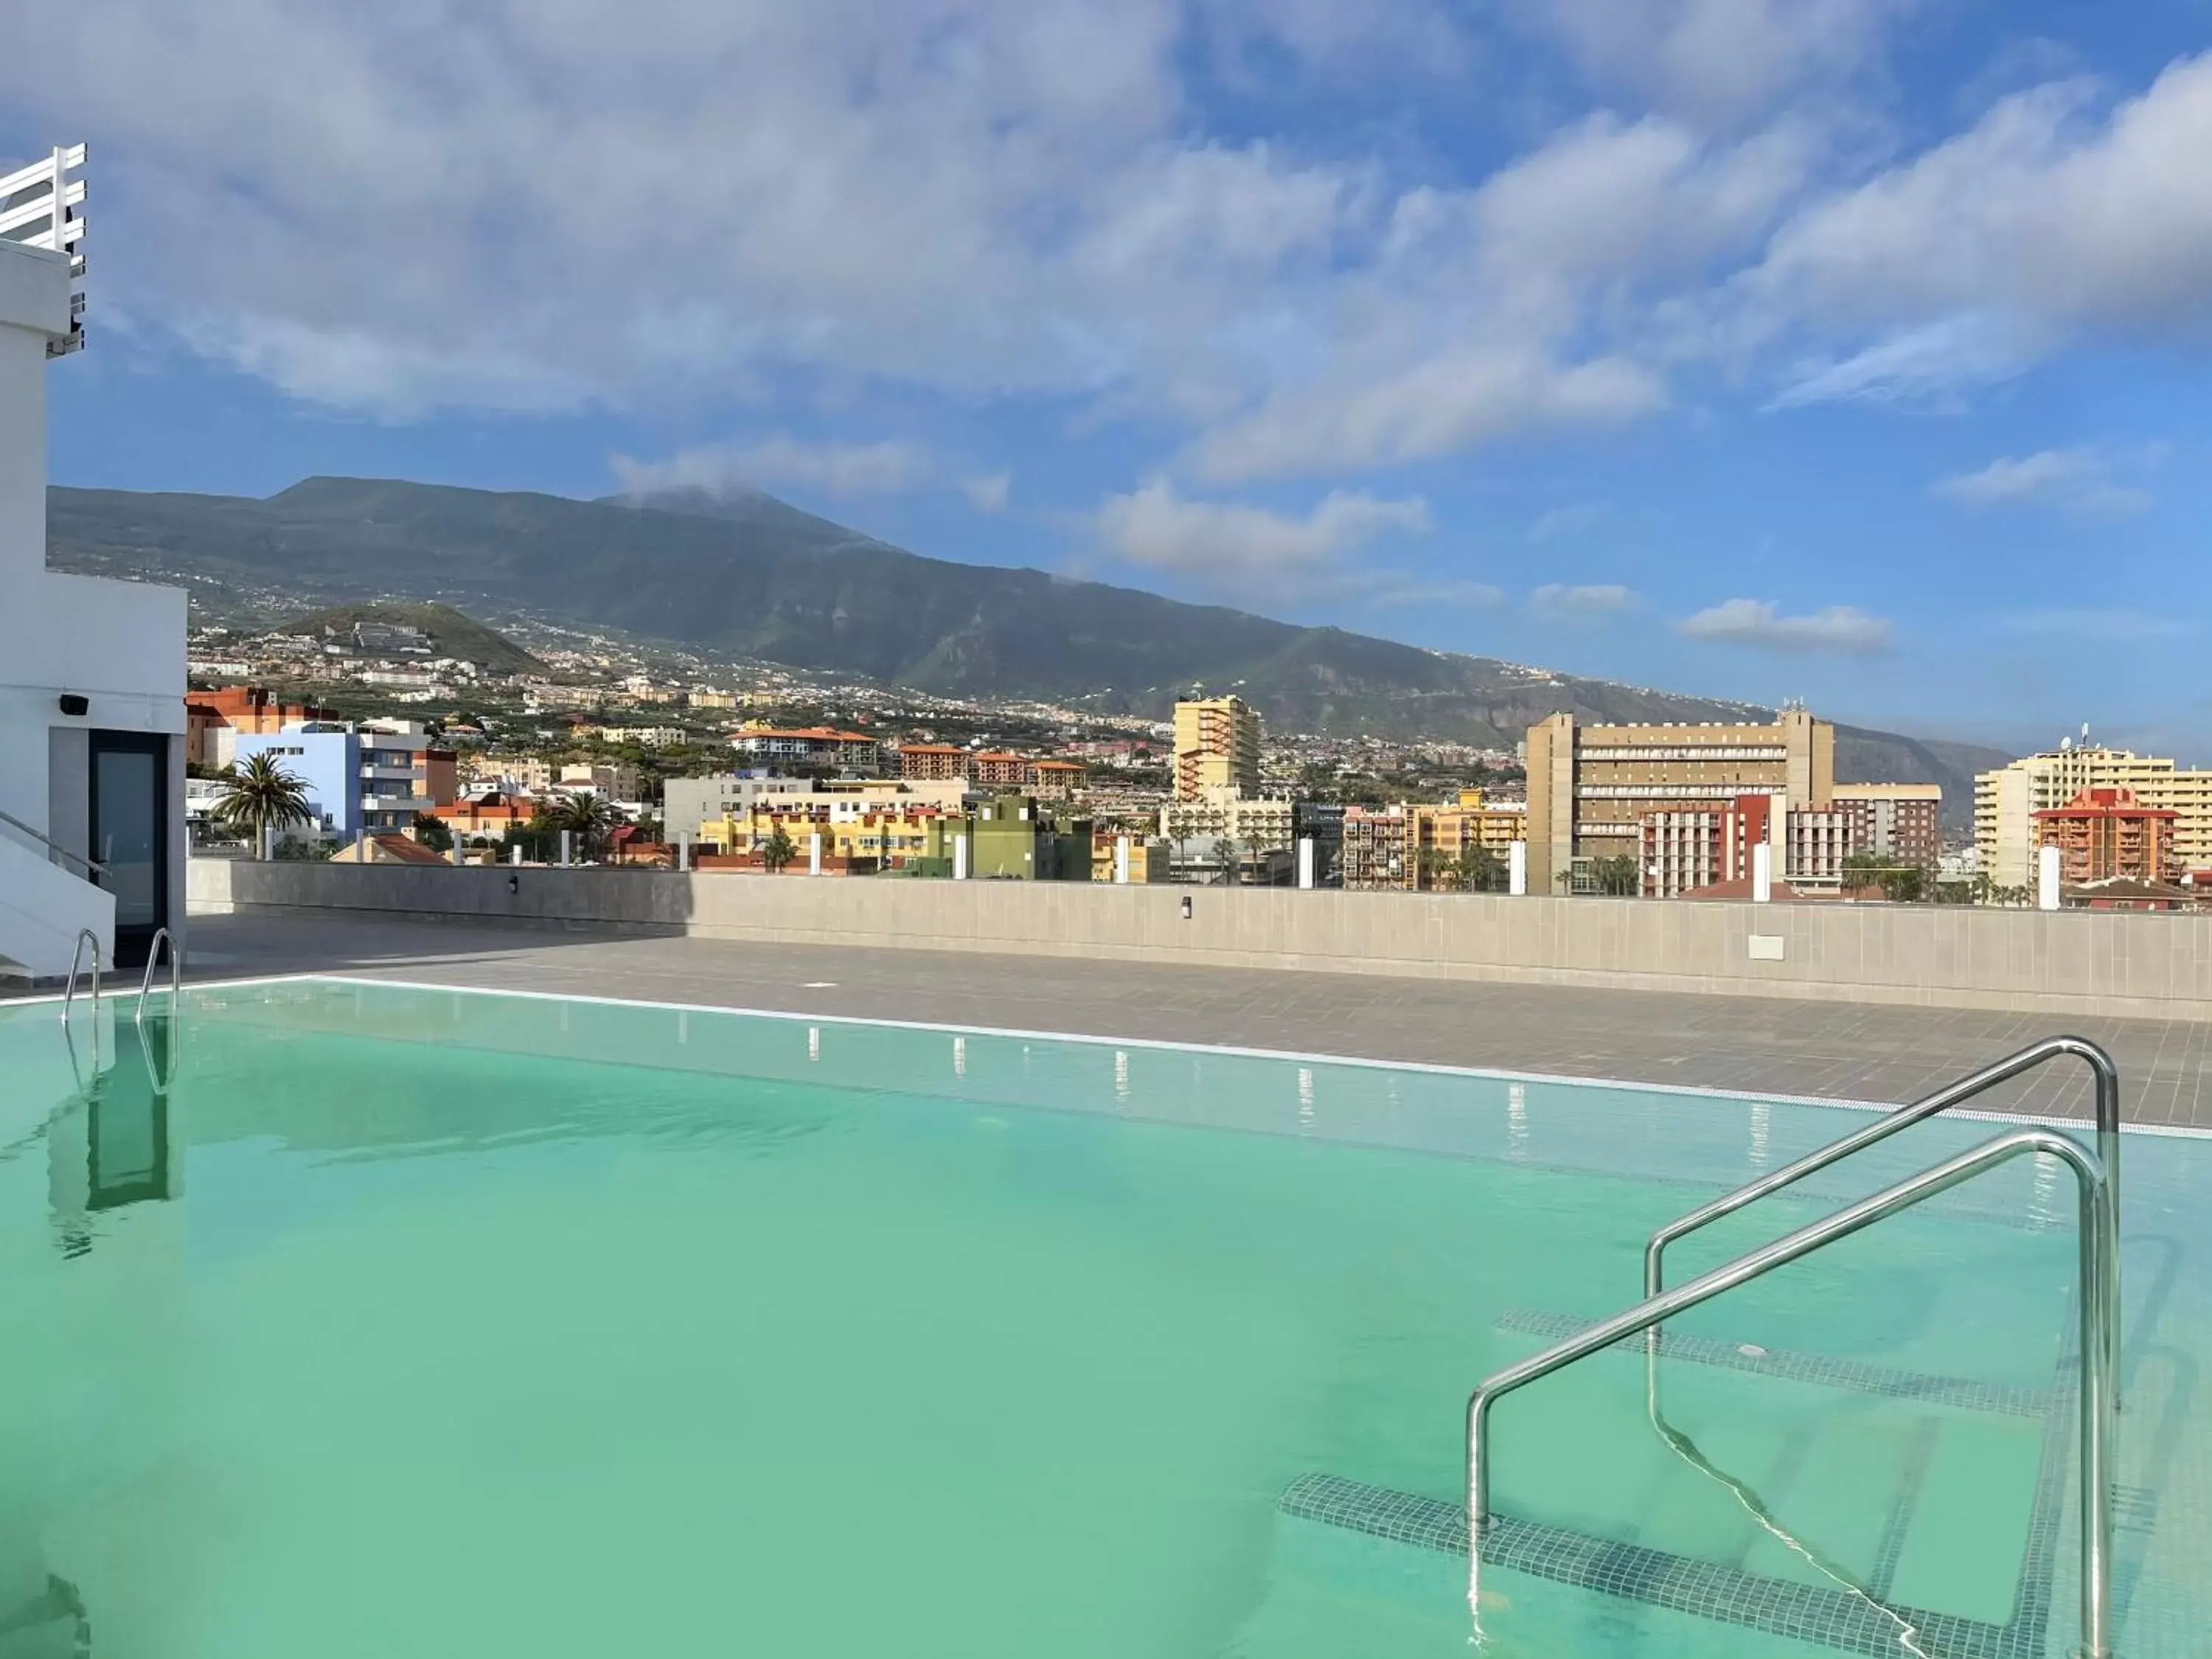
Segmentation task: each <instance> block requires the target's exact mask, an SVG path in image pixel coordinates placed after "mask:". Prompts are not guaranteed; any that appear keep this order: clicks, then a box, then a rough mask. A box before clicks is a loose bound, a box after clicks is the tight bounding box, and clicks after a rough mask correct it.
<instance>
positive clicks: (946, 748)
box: [897, 743, 968, 782]
mask: <svg viewBox="0 0 2212 1659" xmlns="http://www.w3.org/2000/svg"><path fill="white" fill-rule="evenodd" d="M897 758H898V768H897V770H898V775H899V776H901V777H902V778H908V779H912V780H915V781H921V782H939V781H943V780H945V779H946V778H960V779H965V778H966V777H967V775H968V751H967V750H965V749H961V748H957V747H956V746H954V745H953V744H949V743H902V744H900V745H899V746H898V751H897Z"/></svg>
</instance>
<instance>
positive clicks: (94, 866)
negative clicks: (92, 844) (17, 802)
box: [0, 812, 107, 878]
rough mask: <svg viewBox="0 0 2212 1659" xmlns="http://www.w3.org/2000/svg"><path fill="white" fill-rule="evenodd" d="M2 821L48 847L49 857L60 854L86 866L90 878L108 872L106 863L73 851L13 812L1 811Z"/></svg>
mask: <svg viewBox="0 0 2212 1659" xmlns="http://www.w3.org/2000/svg"><path fill="white" fill-rule="evenodd" d="M0 823H4V824H6V825H7V826H8V827H9V829H15V830H19V831H21V833H22V834H24V835H26V836H29V837H30V838H31V839H32V840H33V841H34V842H38V843H39V845H40V846H41V847H43V848H46V852H47V854H48V855H49V857H55V856H58V857H61V858H64V859H67V860H69V861H70V863H71V864H76V865H82V866H83V867H84V872H85V875H86V876H87V877H88V878H90V877H93V876H104V875H106V873H107V866H106V865H104V864H100V863H97V862H95V861H94V860H91V859H88V858H87V857H85V855H84V854H82V853H73V852H71V851H70V849H69V848H66V847H64V846H63V845H62V844H61V842H58V841H56V840H55V839H54V838H53V837H52V836H49V835H47V834H46V832H45V831H44V830H41V829H33V828H31V826H30V825H29V824H27V823H24V822H23V820H22V819H21V818H19V817H16V816H15V814H14V813H12V812H0Z"/></svg>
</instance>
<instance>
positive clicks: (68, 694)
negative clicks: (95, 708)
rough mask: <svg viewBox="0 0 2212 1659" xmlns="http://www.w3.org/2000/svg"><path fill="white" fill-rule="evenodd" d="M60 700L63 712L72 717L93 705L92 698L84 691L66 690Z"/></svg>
mask: <svg viewBox="0 0 2212 1659" xmlns="http://www.w3.org/2000/svg"><path fill="white" fill-rule="evenodd" d="M60 702H61V709H62V713H63V714H68V715H70V716H71V717H75V716H76V715H79V714H83V713H84V712H85V711H86V710H88V709H89V708H91V707H92V699H91V698H90V697H88V696H85V695H84V693H83V692H82V691H64V692H63V693H62V695H61V698H60Z"/></svg>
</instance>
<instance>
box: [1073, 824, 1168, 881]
mask: <svg viewBox="0 0 2212 1659" xmlns="http://www.w3.org/2000/svg"><path fill="white" fill-rule="evenodd" d="M1125 840H1126V841H1127V842H1128V843H1129V884H1130V885H1131V886H1133V887H1135V886H1144V885H1149V884H1152V883H1153V882H1160V881H1166V880H1168V879H1169V878H1170V869H1171V862H1170V855H1169V851H1168V844H1167V843H1166V842H1164V841H1152V840H1147V839H1146V837H1145V836H1122V835H1121V834H1119V833H1117V832H1116V831H1115V830H1112V829H1100V828H1098V827H1097V826H1096V825H1094V826H1093V827H1092V829H1091V880H1093V881H1104V882H1110V881H1112V880H1113V879H1114V866H1115V859H1116V858H1117V857H1118V855H1119V854H1120V850H1121V843H1122V842H1123V841H1125Z"/></svg>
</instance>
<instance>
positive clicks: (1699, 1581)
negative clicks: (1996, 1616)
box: [1277, 1474, 2041, 1659]
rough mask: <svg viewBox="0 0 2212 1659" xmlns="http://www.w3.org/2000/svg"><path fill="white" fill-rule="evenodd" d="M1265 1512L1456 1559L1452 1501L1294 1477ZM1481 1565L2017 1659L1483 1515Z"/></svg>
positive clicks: (1999, 1648) (1777, 1587)
mask: <svg viewBox="0 0 2212 1659" xmlns="http://www.w3.org/2000/svg"><path fill="white" fill-rule="evenodd" d="M1277 1507H1278V1508H1279V1509H1280V1510H1282V1512H1283V1513H1284V1514H1285V1515H1290V1516H1297V1517H1299V1518H1300V1519H1303V1520H1308V1521H1314V1522H1320V1523H1321V1524H1322V1525H1324V1526H1332V1527H1343V1528H1347V1529H1349V1530H1351V1531H1353V1532H1358V1533H1364V1534H1367V1535H1369V1536H1370V1537H1375V1538H1384V1539H1389V1540H1390V1541H1393V1542H1395V1543H1402V1544H1410V1545H1413V1546H1415V1547H1419V1548H1423V1549H1430V1550H1436V1551H1438V1552H1440V1553H1444V1554H1448V1555H1455V1556H1464V1555H1465V1554H1466V1553H1467V1516H1466V1515H1465V1513H1464V1512H1463V1511H1462V1510H1461V1509H1460V1508H1459V1506H1458V1505H1456V1504H1447V1503H1444V1502H1443V1501H1442V1500H1440V1499H1437V1498H1419V1497H1416V1496H1414V1495H1413V1494H1412V1493H1409V1492H1391V1491H1389V1490H1387V1489H1386V1488H1383V1487H1380V1486H1367V1485H1364V1483H1362V1482H1360V1481H1357V1480H1342V1479H1340V1478H1339V1477H1337V1476H1335V1475H1328V1474H1309V1475H1303V1476H1301V1477H1299V1479H1297V1480H1294V1481H1292V1482H1291V1485H1290V1486H1288V1487H1287V1488H1286V1489H1285V1491H1284V1492H1283V1495H1282V1497H1281V1498H1279V1499H1278V1500H1277ZM1483 1559H1484V1560H1485V1561H1486V1562H1487V1563H1489V1564H1491V1565H1496V1566H1499V1567H1504V1568H1507V1569H1510V1570H1511V1571H1516V1572H1525V1573H1528V1574H1530V1575H1532V1576H1534V1577H1539V1578H1548V1579H1551V1580H1553V1582H1555V1583H1563V1584H1572V1585H1574V1586H1576V1587H1577V1588H1578V1589H1593V1590H1597V1591H1599V1592H1601V1594H1604V1595H1615V1596H1620V1597H1621V1598H1622V1599H1624V1600H1626V1601H1643V1602H1646V1603H1649V1604H1650V1605H1651V1606H1654V1607H1667V1608H1669V1609H1672V1610H1673V1611H1674V1612H1677V1613H1689V1614H1691V1615H1692V1616H1693V1617H1696V1618H1700V1619H1711V1620H1717V1621H1718V1622H1720V1623H1723V1624H1730V1625H1738V1626H1744V1627H1746V1628H1748V1629H1753V1630H1760V1631H1765V1632H1767V1633H1768V1634H1770V1635H1773V1636H1784V1637H1788V1638H1791V1639H1792V1640H1795V1641H1800V1642H1810V1643H1813V1644H1816V1645H1819V1646H1823V1647H1826V1648H1829V1649H1832V1650H1835V1651H1837V1652H1841V1653H1857V1654H1865V1655H1868V1656H1869V1659H1894V1656H1896V1655H1897V1654H1899V1652H1901V1651H1910V1650H1909V1649H1905V1648H1904V1647H1903V1646H1902V1644H1901V1643H1900V1641H1899V1636H1900V1633H1901V1632H1902V1631H1903V1630H1905V1629H1907V1628H1909V1629H1910V1630H1911V1631H1912V1632H1913V1633H1914V1635H1913V1640H1914V1642H1915V1643H1916V1644H1917V1646H1918V1647H1919V1649H1920V1650H1922V1651H1923V1652H1924V1653H1925V1654H1927V1655H1928V1656H1929V1659H2027V1656H2028V1655H2030V1654H2034V1655H2036V1656H2037V1659H2041V1656H2040V1650H2039V1649H2030V1648H2022V1647H2020V1646H2017V1645H2015V1643H2014V1640H2013V1638H2014V1636H2015V1629H2014V1628H2011V1627H2001V1626H1996V1625H1990V1624H1985V1623H1984V1622H1982V1621H1981V1620H1973V1619H1962V1618H1959V1617H1957V1616H1955V1615H1954V1614H1950V1613H1929V1612H1925V1611H1923V1610H1920V1609H1917V1608H1912V1607H1883V1606H1881V1605H1880V1604H1878V1603H1875V1602H1874V1601H1870V1600H1867V1599H1864V1598H1862V1597H1859V1596H1855V1595H1850V1594H1848V1593H1847V1592H1845V1591H1843V1590H1840V1589H1826V1588H1824V1587H1818V1586H1814V1585H1808V1584H1793V1583H1785V1582H1784V1581H1783V1580H1781V1579H1776V1578H1764V1577H1759V1576H1758V1575H1757V1574H1754V1573H1747V1572H1745V1571H1741V1570H1740V1569H1738V1568H1735V1567H1728V1566H1721V1565H1716V1564H1714V1563H1711V1562H1705V1561H1692V1560H1690V1559H1686V1558H1685V1557H1683V1556H1679V1555H1670V1554H1668V1553H1667V1552H1665V1551H1663V1550H1654V1549H1648V1548H1645V1547H1644V1546H1642V1545H1639V1544H1623V1543H1616V1542H1613V1541H1609V1540H1607V1539H1602V1538H1592V1537H1589V1536H1588V1535H1587V1534H1583V1533H1577V1532H1570V1531H1567V1530H1566V1529H1565V1528H1559V1527H1547V1526H1545V1525H1542V1524H1541V1523H1540V1522H1533V1521H1522V1520H1518V1519H1516V1518H1515V1517H1513V1516H1505V1515H1499V1516H1493V1517H1492V1522H1491V1530H1490V1532H1489V1534H1488V1535H1487V1536H1486V1539H1485V1541H1484V1545H1483Z"/></svg>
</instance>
